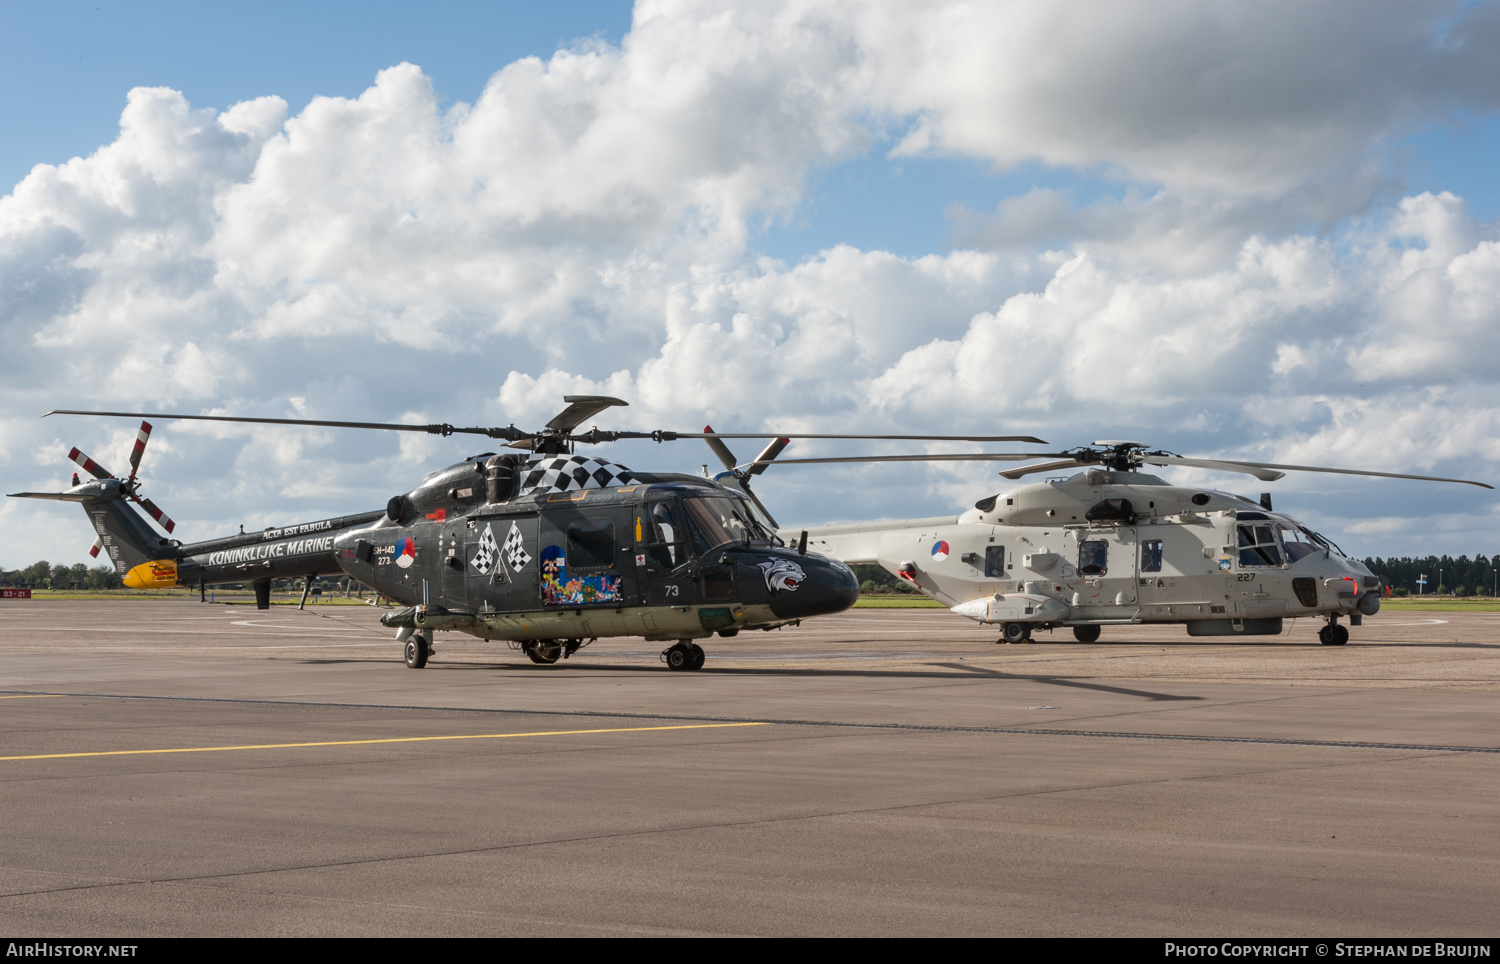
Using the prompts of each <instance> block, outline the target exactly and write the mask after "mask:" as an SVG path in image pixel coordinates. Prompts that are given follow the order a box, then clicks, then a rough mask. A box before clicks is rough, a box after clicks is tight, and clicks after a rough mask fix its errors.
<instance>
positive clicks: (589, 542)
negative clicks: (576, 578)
mask: <svg viewBox="0 0 1500 964" xmlns="http://www.w3.org/2000/svg"><path fill="white" fill-rule="evenodd" d="M614 564H615V524H614V523H613V522H608V521H606V520H603V519H599V520H594V519H581V520H579V521H577V522H574V523H571V524H569V526H568V568H569V569H575V570H578V571H580V572H586V571H588V570H591V569H609V568H611V567H612V566H614Z"/></svg>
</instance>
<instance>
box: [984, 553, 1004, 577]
mask: <svg viewBox="0 0 1500 964" xmlns="http://www.w3.org/2000/svg"><path fill="white" fill-rule="evenodd" d="M984 574H985V576H987V577H988V578H990V579H1004V578H1005V547H1004V546H985V549H984Z"/></svg>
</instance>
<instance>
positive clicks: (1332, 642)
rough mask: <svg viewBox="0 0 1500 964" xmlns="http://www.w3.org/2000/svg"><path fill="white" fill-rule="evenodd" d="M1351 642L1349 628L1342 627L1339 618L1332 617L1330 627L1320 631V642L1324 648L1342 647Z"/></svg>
mask: <svg viewBox="0 0 1500 964" xmlns="http://www.w3.org/2000/svg"><path fill="white" fill-rule="evenodd" d="M1348 641H1349V627H1348V626H1340V625H1339V624H1338V617H1337V616H1330V617H1329V619H1328V625H1326V626H1324V627H1323V628H1322V629H1320V630H1318V642H1320V643H1322V644H1323V645H1324V646H1342V645H1344V644H1345V643H1347V642H1348Z"/></svg>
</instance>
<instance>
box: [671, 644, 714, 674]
mask: <svg viewBox="0 0 1500 964" xmlns="http://www.w3.org/2000/svg"><path fill="white" fill-rule="evenodd" d="M706 658H707V656H706V654H705V653H704V652H703V647H702V646H699V645H698V644H697V643H695V642H693V641H692V640H689V639H683V640H679V641H678V643H677V645H675V646H672V647H671V648H669V649H664V650H662V654H661V660H662V662H664V663H666V664H667V669H670V670H673V671H684V672H685V671H688V670H695V669H702V668H703V661H704V660H705V659H706Z"/></svg>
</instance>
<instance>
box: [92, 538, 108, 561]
mask: <svg viewBox="0 0 1500 964" xmlns="http://www.w3.org/2000/svg"><path fill="white" fill-rule="evenodd" d="M103 548H104V537H103V536H95V537H94V545H93V548H91V549H89V557H90V558H93V559H98V558H99V550H100V549H103Z"/></svg>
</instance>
